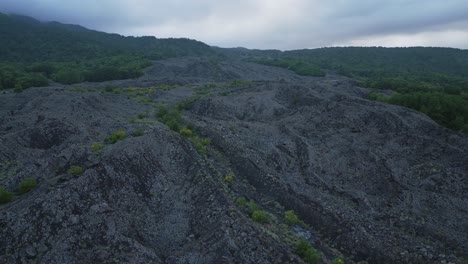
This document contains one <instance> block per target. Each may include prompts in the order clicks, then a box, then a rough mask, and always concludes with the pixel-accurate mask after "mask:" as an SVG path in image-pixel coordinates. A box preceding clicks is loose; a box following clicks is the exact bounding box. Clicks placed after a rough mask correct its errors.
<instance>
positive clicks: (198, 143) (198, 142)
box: [190, 135, 211, 155]
mask: <svg viewBox="0 0 468 264" xmlns="http://www.w3.org/2000/svg"><path fill="white" fill-rule="evenodd" d="M190 140H191V141H192V143H193V145H194V146H195V148H196V149H197V151H198V152H199V153H200V154H202V155H206V153H207V152H208V145H209V144H210V143H211V141H210V139H209V138H202V137H200V136H198V135H195V136H193V137H191V138H190Z"/></svg>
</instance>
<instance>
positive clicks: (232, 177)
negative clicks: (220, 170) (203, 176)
mask: <svg viewBox="0 0 468 264" xmlns="http://www.w3.org/2000/svg"><path fill="white" fill-rule="evenodd" d="M233 180H234V173H232V172H230V173H229V174H228V175H226V176H225V177H224V181H225V182H228V183H229V182H232V181H233Z"/></svg>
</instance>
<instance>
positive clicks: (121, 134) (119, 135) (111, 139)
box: [104, 130, 127, 144]
mask: <svg viewBox="0 0 468 264" xmlns="http://www.w3.org/2000/svg"><path fill="white" fill-rule="evenodd" d="M126 136H127V134H126V133H125V131H123V130H118V131H117V132H115V133H113V134H111V135H109V136H107V137H106V138H105V139H104V141H105V142H106V143H109V144H115V143H116V142H118V141H121V140H124V139H125V137H126Z"/></svg>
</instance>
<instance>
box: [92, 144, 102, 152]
mask: <svg viewBox="0 0 468 264" xmlns="http://www.w3.org/2000/svg"><path fill="white" fill-rule="evenodd" d="M103 148H104V146H103V145H102V144H101V143H99V142H96V143H93V144H92V145H91V151H92V152H94V153H97V152H100V151H101V150H102V149H103Z"/></svg>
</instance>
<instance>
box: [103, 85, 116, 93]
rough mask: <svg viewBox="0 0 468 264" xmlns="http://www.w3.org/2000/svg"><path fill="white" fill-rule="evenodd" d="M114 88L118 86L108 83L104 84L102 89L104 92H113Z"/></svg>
mask: <svg viewBox="0 0 468 264" xmlns="http://www.w3.org/2000/svg"><path fill="white" fill-rule="evenodd" d="M115 89H118V87H117V86H114V85H110V84H108V85H106V86H105V87H104V91H105V92H106V93H113V92H114V90H115Z"/></svg>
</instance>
